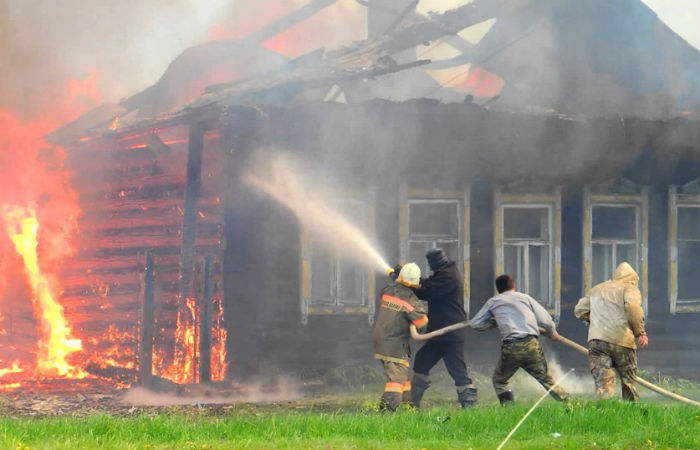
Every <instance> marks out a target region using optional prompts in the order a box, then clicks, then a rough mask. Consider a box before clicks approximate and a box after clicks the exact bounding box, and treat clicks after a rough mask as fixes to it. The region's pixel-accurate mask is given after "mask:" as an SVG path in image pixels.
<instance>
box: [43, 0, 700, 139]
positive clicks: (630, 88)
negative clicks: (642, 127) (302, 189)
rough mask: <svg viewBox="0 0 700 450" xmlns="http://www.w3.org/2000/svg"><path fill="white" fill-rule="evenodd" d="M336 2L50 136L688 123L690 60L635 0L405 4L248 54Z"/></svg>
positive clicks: (692, 100)
mask: <svg viewBox="0 0 700 450" xmlns="http://www.w3.org/2000/svg"><path fill="white" fill-rule="evenodd" d="M335 1H336V0H313V1H311V2H310V3H309V4H307V5H306V6H305V7H303V8H301V9H300V10H298V11H296V12H295V13H293V14H290V15H289V16H287V17H285V18H282V19H280V20H278V21H276V22H273V23H271V24H269V25H268V26H266V27H264V28H263V29H261V30H259V31H258V32H256V33H253V34H252V35H250V36H248V37H247V38H244V39H242V40H238V41H212V42H208V43H205V44H202V45H199V46H196V47H192V48H190V49H187V50H185V51H184V52H183V53H182V54H181V55H180V56H178V57H177V58H176V59H175V60H174V61H173V62H172V63H171V64H170V66H169V67H168V69H167V70H166V72H165V73H164V75H163V76H162V77H161V78H160V80H158V82H157V83H156V84H155V85H153V86H151V87H149V88H148V89H146V90H144V91H142V92H140V93H137V94H136V95H134V96H132V97H130V98H128V99H125V100H123V101H121V102H120V103H119V104H106V105H102V106H100V107H98V108H96V109H95V110H92V111H90V112H88V113H86V114H85V115H83V116H81V117H80V118H79V119H77V120H76V121H75V122H73V123H71V124H68V125H66V126H65V127H63V128H61V129H59V130H57V131H56V132H54V133H52V134H51V135H50V136H49V139H50V140H52V141H55V142H66V141H70V140H74V139H76V138H78V137H81V136H83V135H86V134H103V133H110V132H118V131H119V130H120V129H127V128H128V127H130V126H132V125H133V124H142V125H144V124H146V125H147V124H149V123H157V122H159V121H161V120H167V119H168V118H171V117H173V116H178V115H179V116H182V115H187V114H191V113H193V111H197V110H199V109H201V108H210V107H212V105H220V106H226V105H231V104H243V105H252V106H257V105H270V104H272V105H280V104H286V105H289V104H294V103H299V102H305V101H309V100H311V101H313V100H327V101H343V102H349V103H360V102H364V101H368V100H371V99H374V98H383V99H391V100H408V99H412V98H422V97H432V98H438V99H440V100H442V101H447V102H454V101H462V100H464V98H465V96H467V95H469V96H470V97H468V101H475V102H476V103H480V104H482V105H483V104H484V103H485V102H487V103H490V107H492V108H497V109H505V110H508V111H513V112H534V113H545V114H560V115H566V116H574V117H611V116H612V117H616V116H636V117H645V118H661V119H668V118H673V117H679V116H695V117H696V116H697V115H698V114H700V52H699V51H698V50H697V49H695V48H693V47H692V46H690V45H689V44H688V43H686V42H685V41H683V40H682V39H681V38H680V37H679V36H677V35H676V34H675V33H674V32H673V31H672V30H670V29H669V28H668V27H667V26H666V25H664V24H663V23H662V22H661V21H660V20H659V19H658V17H657V16H656V15H655V14H654V13H653V12H652V11H651V10H650V9H649V8H647V7H646V6H645V5H644V4H643V3H642V2H641V1H640V0H619V1H615V2H610V1H606V0H591V1H588V2H580V1H578V0H474V1H473V2H470V3H467V4H465V5H463V6H460V7H457V8H454V9H451V10H448V11H444V12H442V13H430V14H427V15H423V14H418V13H417V12H415V11H414V8H415V5H416V4H417V2H416V1H412V2H410V4H408V5H406V7H405V8H403V9H396V10H391V9H388V10H387V8H384V9H381V10H379V12H373V11H372V9H371V8H370V10H369V12H368V13H370V14H380V13H381V14H385V15H386V14H393V15H392V16H391V17H392V20H393V21H392V22H391V24H390V26H389V27H388V28H387V29H386V30H385V31H384V32H383V33H375V35H373V36H371V37H370V38H369V39H366V40H363V41H358V42H354V43H352V44H349V45H347V46H345V47H342V48H340V49H336V50H332V51H326V50H325V49H323V48H319V49H318V50H316V51H314V52H311V53H309V54H306V55H303V56H301V57H299V58H297V59H294V60H290V59H289V58H287V57H285V56H283V55H280V54H278V53H275V52H273V51H271V50H269V49H266V48H264V47H263V46H261V43H262V42H263V41H264V40H265V39H267V38H269V37H271V36H274V35H275V34H277V33H279V32H280V31H282V30H284V29H285V28H288V27H289V26H291V25H293V24H295V23H298V22H299V21H302V20H305V19H306V18H308V17H310V16H312V15H314V14H316V13H317V12H318V11H319V10H321V9H323V8H325V7H327V6H329V5H330V4H332V3H334V2H335ZM387 1H388V3H392V0H387ZM402 1H403V0H402ZM397 2H398V0H395V1H393V3H394V4H396V3H397ZM399 3H400V2H399ZM404 3H405V1H404ZM368 5H370V4H368ZM388 11H389V12H388ZM487 22H488V23H487ZM485 23H487V26H486V28H485V32H484V26H483V24H485ZM475 26H480V27H481V29H482V30H481V33H482V34H483V35H482V36H481V37H480V38H479V39H478V40H475V39H473V38H470V37H469V31H470V30H471V29H473V27H475ZM437 47H440V48H441V49H442V50H441V51H440V52H437V51H435V48H437ZM445 48H447V49H448V50H449V51H447V52H445V51H444V49H445ZM487 97H488V98H487Z"/></svg>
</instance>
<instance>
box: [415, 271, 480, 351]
mask: <svg viewBox="0 0 700 450" xmlns="http://www.w3.org/2000/svg"><path fill="white" fill-rule="evenodd" d="M413 292H415V294H416V295H417V296H418V298H419V299H421V300H425V301H427V302H428V319H430V323H429V324H428V330H427V331H428V332H430V331H434V330H438V329H440V328H444V327H446V326H448V325H452V324H454V323H458V322H464V321H465V320H467V313H466V312H465V311H464V298H463V297H464V286H462V277H461V275H460V274H459V270H457V264H455V262H454V261H450V262H449V263H447V264H445V265H444V266H442V267H440V268H438V269H436V270H434V271H433V274H432V275H431V276H430V277H429V278H421V280H420V287H418V288H414V289H413ZM463 339H464V337H463V333H462V330H458V331H453V332H452V333H448V334H445V335H443V336H438V337H436V338H433V340H440V341H460V340H463Z"/></svg>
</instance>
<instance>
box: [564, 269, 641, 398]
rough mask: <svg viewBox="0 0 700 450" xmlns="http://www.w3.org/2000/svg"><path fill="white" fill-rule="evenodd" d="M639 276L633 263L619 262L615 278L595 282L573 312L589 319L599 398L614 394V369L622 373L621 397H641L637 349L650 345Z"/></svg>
mask: <svg viewBox="0 0 700 450" xmlns="http://www.w3.org/2000/svg"><path fill="white" fill-rule="evenodd" d="M638 282H639V276H638V275H637V272H635V271H634V269H633V268H632V266H630V265H629V264H627V263H626V262H623V263H620V265H619V266H617V269H615V273H614V274H613V278H612V280H608V281H604V282H602V283H600V284H597V285H595V286H594V287H593V288H592V289H591V290H590V292H589V293H588V295H587V296H585V297H583V298H582V299H580V300H579V301H578V303H577V304H576V307H575V309H574V314H576V317H578V318H579V319H581V320H583V321H585V322H589V323H590V326H589V328H588V362H589V363H590V366H591V374H592V375H593V381H594V382H595V395H596V397H597V398H610V397H612V396H613V395H614V394H615V372H616V371H617V373H619V374H620V383H621V384H622V398H623V399H625V400H629V401H637V400H639V393H638V392H637V352H636V345H635V343H634V338H635V337H636V338H637V342H638V343H639V347H640V348H645V347H646V346H647V345H648V344H649V339H648V338H647V335H646V331H645V330H644V310H643V309H642V294H641V293H640V292H639V288H638V287H637V283H638Z"/></svg>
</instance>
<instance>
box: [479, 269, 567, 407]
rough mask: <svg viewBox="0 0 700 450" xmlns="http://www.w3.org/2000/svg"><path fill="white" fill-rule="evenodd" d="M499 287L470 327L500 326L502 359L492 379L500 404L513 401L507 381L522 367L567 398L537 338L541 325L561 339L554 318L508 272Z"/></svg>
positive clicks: (559, 396)
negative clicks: (496, 293)
mask: <svg viewBox="0 0 700 450" xmlns="http://www.w3.org/2000/svg"><path fill="white" fill-rule="evenodd" d="M496 290H497V291H498V295H496V296H495V297H492V298H490V299H489V300H488V301H487V302H486V303H485V304H484V306H483V307H482V308H481V309H480V310H479V312H478V313H476V315H475V316H474V318H473V319H472V320H471V324H470V326H471V327H472V328H474V329H476V330H478V331H485V330H488V329H490V328H494V327H498V331H500V332H501V336H502V342H501V359H500V360H499V361H498V364H497V365H496V370H495V371H494V372H493V378H492V381H493V387H494V389H495V390H496V395H498V400H499V401H500V402H501V405H505V404H507V403H510V402H513V392H512V391H511V390H509V389H508V380H510V378H511V377H512V376H513V375H515V372H517V371H518V369H519V368H523V369H524V370H525V371H526V372H527V373H529V374H530V375H531V376H532V377H534V378H535V379H536V380H537V381H539V382H540V384H541V385H542V386H543V387H544V388H545V389H550V388H551V389H552V390H551V391H549V393H550V395H551V396H552V397H553V398H554V399H555V400H559V401H565V400H566V399H567V398H568V397H569V394H568V393H567V392H566V391H564V389H562V388H561V387H560V386H558V385H555V382H554V379H553V378H552V376H551V375H550V373H549V369H548V367H547V360H546V359H545V357H544V353H543V352H542V347H540V343H539V341H538V339H537V337H538V336H539V334H540V331H539V329H540V327H542V328H544V329H545V330H547V334H548V335H549V336H550V337H551V338H552V339H553V340H555V341H556V340H558V339H559V334H558V333H557V328H556V325H555V324H554V321H553V320H552V317H551V316H550V315H549V313H548V312H547V310H546V309H544V308H543V307H542V305H540V304H539V302H538V301H537V300H535V299H534V298H532V297H530V296H529V295H527V294H523V293H522V292H516V290H515V280H514V279H513V278H511V277H510V276H508V275H501V276H499V277H498V278H496Z"/></svg>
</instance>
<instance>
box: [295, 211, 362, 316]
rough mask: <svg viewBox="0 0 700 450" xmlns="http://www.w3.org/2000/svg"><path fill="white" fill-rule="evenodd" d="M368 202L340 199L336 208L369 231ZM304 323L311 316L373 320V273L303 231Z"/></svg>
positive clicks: (302, 284)
mask: <svg viewBox="0 0 700 450" xmlns="http://www.w3.org/2000/svg"><path fill="white" fill-rule="evenodd" d="M368 203H369V202H368V201H365V200H358V199H354V198H353V199H343V200H338V201H337V203H336V207H337V208H338V209H339V210H341V211H343V212H344V216H345V217H346V218H348V219H349V220H352V221H353V222H354V224H355V225H356V226H358V227H359V228H361V229H363V230H368V229H370V228H371V227H370V224H371V223H372V220H371V219H372V218H371V213H372V210H373V209H372V207H370V206H369V205H368ZM301 290H302V293H301V300H302V305H301V308H302V323H304V324H306V323H307V321H308V316H309V315H331V314H367V315H368V317H369V320H370V323H372V322H373V319H374V293H373V291H374V274H373V273H372V272H371V271H368V270H367V269H366V268H365V267H364V266H362V265H360V264H357V263H356V262H354V261H353V260H352V259H350V258H347V256H346V255H344V254H343V252H342V249H340V250H339V249H333V248H332V247H331V246H329V245H327V244H326V243H325V242H324V241H321V240H316V239H314V238H313V236H310V235H309V234H308V233H307V232H306V231H305V230H304V231H303V232H302V282H301Z"/></svg>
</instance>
